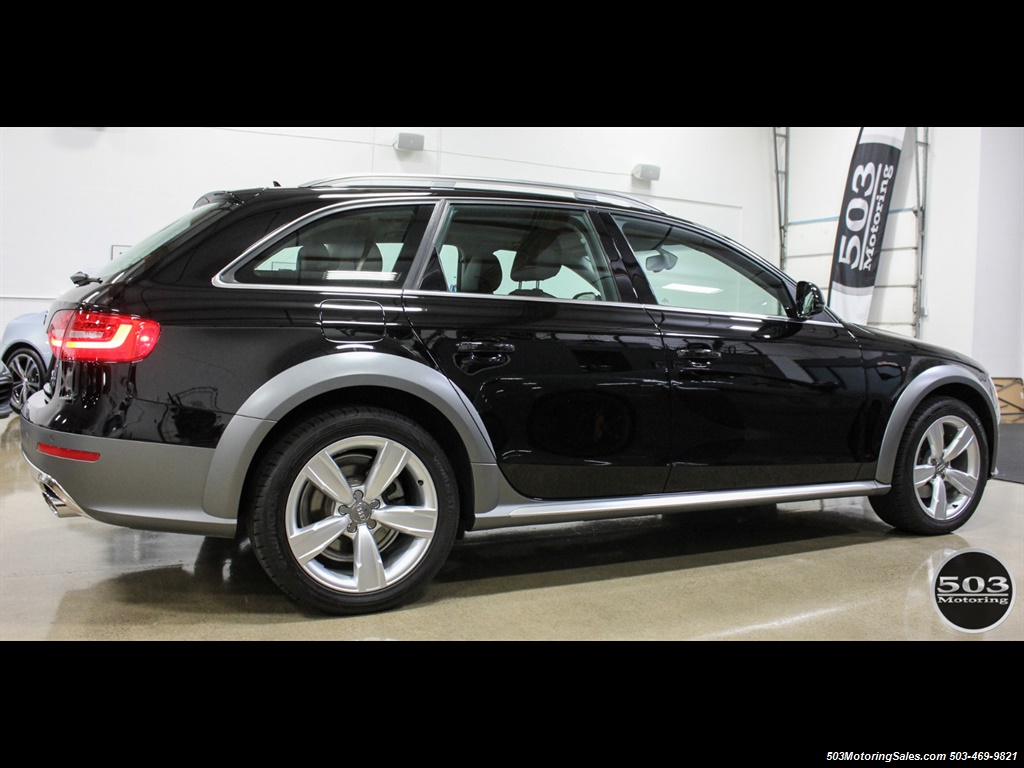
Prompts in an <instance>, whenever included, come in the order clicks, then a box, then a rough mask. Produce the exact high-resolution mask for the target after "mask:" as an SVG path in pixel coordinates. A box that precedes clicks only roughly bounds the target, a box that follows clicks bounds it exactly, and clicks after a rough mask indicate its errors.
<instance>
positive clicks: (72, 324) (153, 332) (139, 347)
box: [48, 309, 160, 363]
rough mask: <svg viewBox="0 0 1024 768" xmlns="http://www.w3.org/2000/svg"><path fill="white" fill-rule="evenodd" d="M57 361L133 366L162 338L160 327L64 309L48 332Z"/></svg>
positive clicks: (126, 317) (149, 322) (131, 318)
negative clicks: (132, 364) (127, 364)
mask: <svg viewBox="0 0 1024 768" xmlns="http://www.w3.org/2000/svg"><path fill="white" fill-rule="evenodd" d="M48 334H49V337H50V347H51V348H52V349H53V355H54V357H56V358H57V359H58V360H69V361H78V362H85V363H134V362H137V361H139V360H141V359H142V358H144V357H145V356H146V355H148V354H149V353H150V352H152V351H153V347H155V346H156V342H157V339H159V338H160V324H159V323H157V322H154V321H153V320H144V319H142V318H141V317H134V316H132V315H117V314H114V313H113V312H88V311H86V310H81V309H80V310H74V309H62V310H60V311H59V312H55V313H54V315H53V319H52V320H50V328H49V331H48Z"/></svg>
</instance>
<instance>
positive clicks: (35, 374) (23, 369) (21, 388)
mask: <svg viewBox="0 0 1024 768" xmlns="http://www.w3.org/2000/svg"><path fill="white" fill-rule="evenodd" d="M7 367H8V368H9V369H10V371H11V376H13V377H14V387H13V388H12V389H11V407H12V408H13V409H14V410H15V411H19V412H20V411H21V409H22V407H24V405H25V403H27V402H28V399H29V398H30V397H32V395H34V394H35V393H36V392H38V391H39V389H40V387H42V386H43V369H42V365H41V363H40V362H39V360H38V358H37V357H36V356H35V354H33V353H32V352H29V351H28V350H26V349H20V350H18V351H17V352H15V353H14V354H13V355H11V356H10V357H9V358H8V359H7Z"/></svg>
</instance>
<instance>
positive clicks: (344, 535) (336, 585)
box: [285, 435, 438, 594]
mask: <svg viewBox="0 0 1024 768" xmlns="http://www.w3.org/2000/svg"><path fill="white" fill-rule="evenodd" d="M437 521H438V500H437V491H436V489H435V487H434V482H433V480H432V479H431V476H430V473H429V471H428V470H427V468H426V466H425V465H424V464H423V462H422V461H421V460H420V459H419V457H417V456H416V455H415V454H414V453H413V452H412V451H411V450H409V449H408V448H407V447H405V446H404V445H402V444H401V443H399V442H397V441H395V440H389V439H386V438H383V437H377V436H372V435H366V436H359V437H350V438H346V439H344V440H339V441H337V442H335V443H332V444H331V445H328V446H327V447H326V448H324V449H323V450H322V451H320V452H319V453H317V454H316V455H314V456H313V457H312V458H311V459H310V460H309V461H308V462H306V464H305V466H304V467H303V468H302V470H301V471H300V472H299V474H298V476H297V477H296V479H295V482H294V483H292V487H291V490H290V491H289V493H288V501H287V506H286V518H285V533H286V536H287V538H288V546H289V547H290V549H291V552H292V555H293V556H294V557H295V559H296V561H297V562H298V563H299V566H300V567H301V568H302V569H303V570H304V571H305V572H306V573H307V574H308V575H309V576H311V577H312V578H313V579H315V580H316V581H318V582H320V583H321V584H323V585H324V586H326V587H329V588H330V589H334V590H338V591H341V592H347V593H353V594H363V593H368V592H376V591H378V590H381V589H384V588H385V587H388V586H390V585H392V584H395V583H397V582H399V581H401V580H402V579H403V578H404V577H406V576H407V575H409V574H410V573H412V572H413V571H414V570H415V569H416V567H417V565H418V564H419V563H420V561H421V560H422V559H423V557H424V556H425V555H426V553H427V550H428V549H429V547H430V543H431V541H432V539H433V537H434V532H435V530H436V528H437Z"/></svg>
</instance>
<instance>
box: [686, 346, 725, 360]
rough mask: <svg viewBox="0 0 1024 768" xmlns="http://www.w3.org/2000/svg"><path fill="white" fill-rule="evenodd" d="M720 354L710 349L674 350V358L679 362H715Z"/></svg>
mask: <svg viewBox="0 0 1024 768" xmlns="http://www.w3.org/2000/svg"><path fill="white" fill-rule="evenodd" d="M721 356H722V353H721V352H719V351H718V350H717V349H712V348H711V347H686V348H680V349H677V350H676V357H678V358H680V359H681V360H717V359H718V358H720V357H721Z"/></svg>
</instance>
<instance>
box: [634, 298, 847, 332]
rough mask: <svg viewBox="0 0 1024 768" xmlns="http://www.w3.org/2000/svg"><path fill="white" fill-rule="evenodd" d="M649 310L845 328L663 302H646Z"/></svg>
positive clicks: (777, 316) (823, 322)
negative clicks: (670, 304)
mask: <svg viewBox="0 0 1024 768" xmlns="http://www.w3.org/2000/svg"><path fill="white" fill-rule="evenodd" d="M643 306H644V308H645V309H647V310H648V311H662V312H672V313H682V314H687V315H711V316H712V317H734V318H736V319H737V320H771V321H773V322H778V321H786V322H789V323H800V324H801V325H824V326H827V327H829V328H845V327H846V326H844V325H843V324H842V323H839V322H834V323H829V322H825V321H823V320H800V319H799V318H795V317H790V316H789V315H757V314H751V313H747V312H723V311H720V310H717V309H687V308H686V307H670V306H667V305H663V304H644V305H643Z"/></svg>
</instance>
